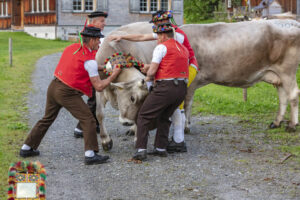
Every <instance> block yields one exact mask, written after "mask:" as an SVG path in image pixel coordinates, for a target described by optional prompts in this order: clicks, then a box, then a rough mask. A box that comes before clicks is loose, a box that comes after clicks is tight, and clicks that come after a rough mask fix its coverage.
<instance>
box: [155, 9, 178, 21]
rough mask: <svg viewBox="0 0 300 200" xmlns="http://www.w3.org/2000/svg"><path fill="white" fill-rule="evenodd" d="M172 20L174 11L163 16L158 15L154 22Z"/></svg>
mask: <svg viewBox="0 0 300 200" xmlns="http://www.w3.org/2000/svg"><path fill="white" fill-rule="evenodd" d="M170 18H173V12H172V10H169V11H166V12H164V13H163V14H157V15H155V16H153V17H152V22H158V21H162V20H167V19H170Z"/></svg>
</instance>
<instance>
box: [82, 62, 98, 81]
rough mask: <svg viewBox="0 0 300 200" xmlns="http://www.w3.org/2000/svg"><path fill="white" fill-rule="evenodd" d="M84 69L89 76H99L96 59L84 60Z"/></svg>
mask: <svg viewBox="0 0 300 200" xmlns="http://www.w3.org/2000/svg"><path fill="white" fill-rule="evenodd" d="M84 69H85V70H86V71H87V72H88V73H89V77H95V76H99V73H98V63H97V61H96V60H87V61H85V62H84Z"/></svg>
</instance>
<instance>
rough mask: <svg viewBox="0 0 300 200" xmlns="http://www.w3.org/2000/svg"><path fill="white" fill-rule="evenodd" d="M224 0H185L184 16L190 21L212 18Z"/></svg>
mask: <svg viewBox="0 0 300 200" xmlns="http://www.w3.org/2000/svg"><path fill="white" fill-rule="evenodd" d="M220 2H222V0H184V17H185V19H186V20H187V21H188V22H197V21H201V20H206V19H210V18H212V17H213V12H214V11H216V10H217V9H218V5H219V3H220Z"/></svg>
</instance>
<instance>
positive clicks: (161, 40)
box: [133, 23, 189, 160]
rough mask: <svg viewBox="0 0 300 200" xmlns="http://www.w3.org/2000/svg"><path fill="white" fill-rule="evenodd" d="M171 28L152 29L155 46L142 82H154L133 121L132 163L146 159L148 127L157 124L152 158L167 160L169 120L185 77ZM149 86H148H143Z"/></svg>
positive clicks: (184, 54)
mask: <svg viewBox="0 0 300 200" xmlns="http://www.w3.org/2000/svg"><path fill="white" fill-rule="evenodd" d="M173 31H174V28H173V27H172V26H171V24H170V23H162V24H158V25H157V26H156V27H153V32H155V33H157V43H158V45H157V46H156V47H155V49H154V51H153V58H152V62H151V64H150V68H149V70H148V71H147V77H146V81H147V82H149V81H155V83H154V86H153V88H152V90H150V93H149V95H148V96H147V97H146V99H145V101H144V103H143V105H142V107H141V109H140V111H139V114H138V119H137V141H136V148H137V151H136V153H135V154H134V156H133V159H136V160H145V159H146V158H147V142H148V134H149V133H148V132H149V126H150V124H151V123H153V122H154V121H157V132H156V136H155V142H154V150H153V151H152V152H149V154H152V155H158V156H163V157H166V156H167V151H166V148H167V145H168V135H169V128H170V124H171V122H170V120H169V118H170V117H171V116H172V114H173V112H174V110H175V109H176V108H177V107H178V106H179V105H180V103H181V102H182V101H183V100H184V97H185V95H186V92H187V84H186V82H187V79H188V77H189V70H188V58H189V53H188V51H187V49H186V48H185V47H184V46H183V45H181V44H180V43H179V42H177V41H176V40H174V39H173V37H174V32H173ZM147 85H149V84H147Z"/></svg>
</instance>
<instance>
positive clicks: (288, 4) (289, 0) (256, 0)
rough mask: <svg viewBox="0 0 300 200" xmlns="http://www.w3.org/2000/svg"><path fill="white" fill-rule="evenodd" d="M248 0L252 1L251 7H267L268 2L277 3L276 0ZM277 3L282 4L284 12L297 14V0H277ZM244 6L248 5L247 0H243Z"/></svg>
mask: <svg viewBox="0 0 300 200" xmlns="http://www.w3.org/2000/svg"><path fill="white" fill-rule="evenodd" d="M247 2H251V8H254V7H257V6H260V5H262V6H264V7H266V6H267V5H268V4H269V5H271V4H272V3H275V0H248V1H247ZM276 3H278V4H280V6H281V7H282V12H291V13H293V14H297V0H276ZM242 6H246V1H245V0H242Z"/></svg>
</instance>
